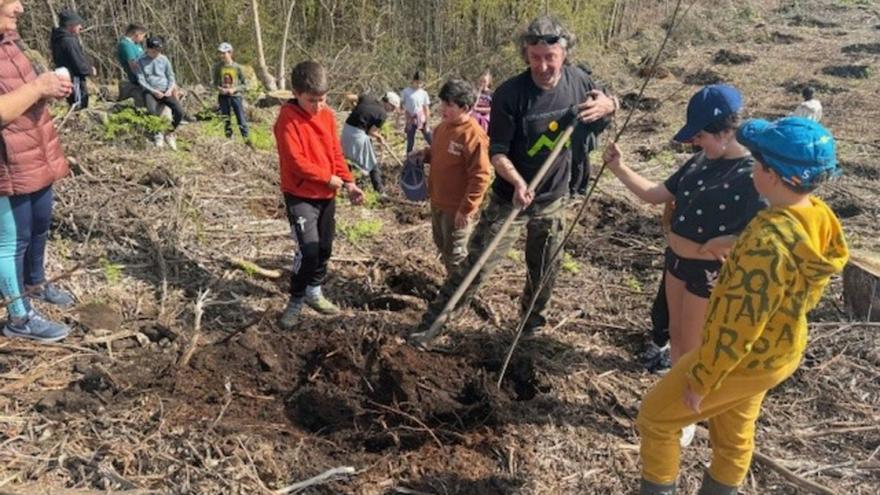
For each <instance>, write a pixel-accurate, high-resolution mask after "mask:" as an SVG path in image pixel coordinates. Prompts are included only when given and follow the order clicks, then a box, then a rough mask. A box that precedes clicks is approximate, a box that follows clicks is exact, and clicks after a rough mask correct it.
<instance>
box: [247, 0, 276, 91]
mask: <svg viewBox="0 0 880 495" xmlns="http://www.w3.org/2000/svg"><path fill="white" fill-rule="evenodd" d="M251 8H252V9H253V11H254V31H255V32H256V35H257V37H256V41H257V77H258V78H259V79H260V82H261V83H263V86H264V87H265V88H266V89H267V90H269V91H276V90H277V89H278V85H277V84H276V83H275V77H274V76H272V74H271V73H270V72H269V67H268V66H267V65H266V51H265V50H264V49H263V29H262V27H261V26H260V8H259V2H257V0H251Z"/></svg>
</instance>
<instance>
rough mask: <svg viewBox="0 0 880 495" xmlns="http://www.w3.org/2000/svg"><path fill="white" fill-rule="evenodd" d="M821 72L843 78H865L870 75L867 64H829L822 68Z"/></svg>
mask: <svg viewBox="0 0 880 495" xmlns="http://www.w3.org/2000/svg"><path fill="white" fill-rule="evenodd" d="M822 73H823V74H827V75H829V76H835V77H842V78H844V79H867V78H869V77H871V66H869V65H829V66H827V67H824V68H822Z"/></svg>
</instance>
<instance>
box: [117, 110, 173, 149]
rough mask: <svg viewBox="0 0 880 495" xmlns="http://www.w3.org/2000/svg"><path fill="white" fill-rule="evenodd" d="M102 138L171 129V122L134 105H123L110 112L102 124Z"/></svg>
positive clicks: (134, 135)
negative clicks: (117, 109) (116, 110)
mask: <svg viewBox="0 0 880 495" xmlns="http://www.w3.org/2000/svg"><path fill="white" fill-rule="evenodd" d="M103 130H104V135H103V138H104V139H105V140H107V141H113V140H119V139H125V138H131V137H142V136H143V135H145V134H146V135H153V134H156V133H160V132H163V133H164V132H168V131H170V130H171V122H168V120H167V119H165V118H162V117H158V116H156V115H150V114H148V113H146V112H144V111H143V110H140V109H137V108H134V107H125V108H123V109H122V110H120V111H118V112H116V113H112V114H110V116H109V117H108V118H107V120H106V121H104V124H103Z"/></svg>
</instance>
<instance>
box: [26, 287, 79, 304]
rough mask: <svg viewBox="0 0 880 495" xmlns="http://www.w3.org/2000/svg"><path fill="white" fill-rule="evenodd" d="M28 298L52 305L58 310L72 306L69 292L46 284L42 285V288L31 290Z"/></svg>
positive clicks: (71, 297)
mask: <svg viewBox="0 0 880 495" xmlns="http://www.w3.org/2000/svg"><path fill="white" fill-rule="evenodd" d="M30 297H31V298H32V299H37V300H40V301H45V302H47V303H49V304H54V305H55V306H58V307H60V308H69V307H71V306H73V296H71V295H70V293H69V292H67V291H64V290H62V289H61V288H59V287H58V286H57V285H55V284H50V283H48V282H46V283H45V284H43V286H42V288H35V289H32V291H31V293H30Z"/></svg>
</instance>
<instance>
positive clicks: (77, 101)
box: [67, 76, 89, 110]
mask: <svg viewBox="0 0 880 495" xmlns="http://www.w3.org/2000/svg"><path fill="white" fill-rule="evenodd" d="M70 82H71V83H72V84H73V91H71V92H70V94H69V95H67V103H69V104H70V105H71V106H73V105H76V109H77V110H83V109H86V108H89V88H88V87H87V86H86V78H84V77H78V76H73V78H72V79H71V80H70Z"/></svg>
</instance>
